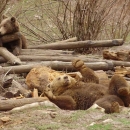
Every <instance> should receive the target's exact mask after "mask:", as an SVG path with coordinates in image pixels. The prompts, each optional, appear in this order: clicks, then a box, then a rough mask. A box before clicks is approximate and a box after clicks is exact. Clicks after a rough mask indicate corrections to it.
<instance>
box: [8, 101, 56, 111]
mask: <svg viewBox="0 0 130 130" xmlns="http://www.w3.org/2000/svg"><path fill="white" fill-rule="evenodd" d="M38 106H39V107H54V108H58V107H57V106H56V105H55V104H54V103H52V102H50V101H49V100H47V101H44V102H34V103H31V104H26V105H24V106H21V107H15V108H13V109H12V110H11V112H15V111H20V110H25V109H29V108H34V107H38Z"/></svg>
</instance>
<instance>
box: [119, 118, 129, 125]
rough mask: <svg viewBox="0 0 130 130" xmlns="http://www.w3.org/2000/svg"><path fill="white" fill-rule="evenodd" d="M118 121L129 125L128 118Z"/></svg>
mask: <svg viewBox="0 0 130 130" xmlns="http://www.w3.org/2000/svg"><path fill="white" fill-rule="evenodd" d="M119 121H120V122H121V123H122V124H123V125H130V120H128V119H126V118H125V119H119Z"/></svg>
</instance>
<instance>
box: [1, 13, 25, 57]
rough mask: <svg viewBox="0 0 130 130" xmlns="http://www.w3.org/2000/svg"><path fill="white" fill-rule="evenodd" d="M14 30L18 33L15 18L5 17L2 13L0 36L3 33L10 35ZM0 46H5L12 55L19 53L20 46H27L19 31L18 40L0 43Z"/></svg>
mask: <svg viewBox="0 0 130 130" xmlns="http://www.w3.org/2000/svg"><path fill="white" fill-rule="evenodd" d="M16 32H19V33H20V30H19V24H18V21H17V20H16V18H15V17H6V16H4V15H3V19H2V21H1V23H0V37H4V35H10V34H13V33H16ZM1 46H2V47H5V48H7V49H8V50H9V51H10V52H12V53H13V54H14V55H19V54H20V51H21V49H22V48H23V49H26V48H27V44H26V38H25V37H24V36H23V35H22V34H21V33H20V38H19V40H15V41H11V42H8V43H1Z"/></svg>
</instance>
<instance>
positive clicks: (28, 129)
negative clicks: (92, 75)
mask: <svg viewBox="0 0 130 130" xmlns="http://www.w3.org/2000/svg"><path fill="white" fill-rule="evenodd" d="M1 117H9V120H8V121H7V122H6V123H4V124H3V125H1V124H0V129H1V130H130V112H126V113H120V114H119V113H114V114H105V113H103V112H101V111H100V110H76V111H69V110H60V109H59V108H56V107H44V106H43V107H35V108H31V109H25V110H21V111H15V112H9V111H8V112H1V113H0V118H1Z"/></svg>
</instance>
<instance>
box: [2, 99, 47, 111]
mask: <svg viewBox="0 0 130 130" xmlns="http://www.w3.org/2000/svg"><path fill="white" fill-rule="evenodd" d="M46 100H48V99H47V98H46V97H38V98H22V99H8V100H0V111H7V110H11V109H13V108H15V107H20V106H23V105H25V104H30V103H34V102H43V101H46Z"/></svg>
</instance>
